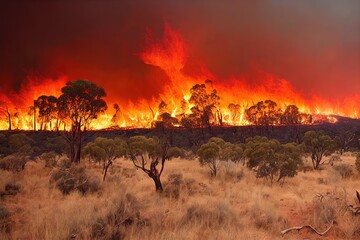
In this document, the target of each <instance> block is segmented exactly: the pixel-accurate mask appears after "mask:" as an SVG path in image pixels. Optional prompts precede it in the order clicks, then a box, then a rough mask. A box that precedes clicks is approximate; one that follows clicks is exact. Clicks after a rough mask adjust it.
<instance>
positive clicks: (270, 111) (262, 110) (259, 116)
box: [246, 100, 281, 126]
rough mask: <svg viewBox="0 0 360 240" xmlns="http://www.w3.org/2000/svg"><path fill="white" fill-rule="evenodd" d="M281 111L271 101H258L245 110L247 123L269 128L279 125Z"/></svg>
mask: <svg viewBox="0 0 360 240" xmlns="http://www.w3.org/2000/svg"><path fill="white" fill-rule="evenodd" d="M280 114H281V109H280V108H278V107H277V104H276V102H274V101H272V100H265V101H260V102H258V103H257V104H255V105H253V106H251V107H250V108H248V109H247V110H246V116H247V118H248V120H249V122H251V123H253V124H255V125H259V126H269V125H275V124H278V123H279V117H280Z"/></svg>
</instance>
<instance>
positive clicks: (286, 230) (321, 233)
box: [281, 220, 334, 236]
mask: <svg viewBox="0 0 360 240" xmlns="http://www.w3.org/2000/svg"><path fill="white" fill-rule="evenodd" d="M333 225H334V220H333V221H331V223H330V225H329V227H328V228H327V229H326V230H325V231H324V232H319V231H318V230H316V229H315V228H314V227H313V226H311V225H304V226H301V227H291V228H288V229H285V230H283V231H281V236H284V235H285V234H286V233H288V232H290V231H293V230H297V231H300V230H301V229H304V228H307V229H309V230H310V231H312V232H314V233H316V234H317V235H319V236H324V235H325V234H326V233H327V232H328V231H329V230H330V229H331V227H332V226H333Z"/></svg>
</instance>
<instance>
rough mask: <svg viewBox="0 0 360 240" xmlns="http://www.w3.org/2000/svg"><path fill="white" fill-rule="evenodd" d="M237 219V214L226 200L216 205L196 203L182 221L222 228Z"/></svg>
mask: <svg viewBox="0 0 360 240" xmlns="http://www.w3.org/2000/svg"><path fill="white" fill-rule="evenodd" d="M236 221H237V218H236V214H235V213H234V211H233V209H232V208H231V207H230V206H229V204H227V203H226V202H218V203H217V204H215V205H214V206H211V205H210V206H209V205H200V204H197V203H194V204H192V205H190V207H189V208H188V209H187V211H186V213H185V215H184V216H183V218H182V221H181V223H182V224H183V225H185V224H200V225H201V226H204V227H205V226H206V227H209V228H214V229H218V228H222V227H224V226H228V225H229V224H233V223H234V222H236Z"/></svg>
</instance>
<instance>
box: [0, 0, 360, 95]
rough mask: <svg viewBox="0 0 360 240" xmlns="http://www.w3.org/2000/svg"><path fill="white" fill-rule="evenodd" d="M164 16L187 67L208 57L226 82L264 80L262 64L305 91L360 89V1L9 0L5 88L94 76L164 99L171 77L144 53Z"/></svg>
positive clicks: (1, 60)
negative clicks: (257, 75) (40, 79)
mask: <svg viewBox="0 0 360 240" xmlns="http://www.w3.org/2000/svg"><path fill="white" fill-rule="evenodd" d="M165 22H166V23H168V24H169V25H170V26H171V27H172V28H173V29H175V30H177V31H179V32H180V33H181V35H182V37H183V39H184V40H185V42H186V44H187V45H188V50H189V52H188V54H189V57H188V59H189V60H188V65H189V66H191V65H192V62H193V63H198V62H201V63H202V64H203V65H204V66H206V68H207V69H208V70H209V71H210V72H211V73H212V74H213V75H214V76H215V77H216V79H218V81H228V80H227V79H233V78H236V77H238V76H243V75H246V76H248V79H249V81H250V82H251V81H255V84H256V79H253V77H252V74H251V73H252V72H253V70H254V69H257V70H258V69H260V70H261V71H266V72H268V73H271V74H273V75H275V76H277V77H280V78H285V79H287V80H288V81H290V82H291V83H292V84H293V85H294V87H295V88H296V89H298V90H299V91H300V92H301V93H302V94H304V95H305V96H307V95H310V94H313V93H315V94H317V95H320V96H323V97H326V98H340V99H341V98H344V97H346V96H349V95H355V94H358V93H359V92H360V1H358V0H353V1H351V0H337V1H335V0H318V1H316V0H303V1H287V0H268V1H266V0H263V1H260V0H253V1H231V0H229V1H215V0H208V1H184V0H183V1H146V0H143V1H136V0H132V1H131V0H128V1H127V0H126V1H111V0H108V1H102V0H97V1H95V0H86V1H73V0H72V1H70V0H69V1H66V0H62V1H60V0H53V1H35V0H33V1H32V0H28V1H25V0H24V1H16V0H14V1H2V2H1V3H0V33H1V37H0V92H2V93H7V92H12V91H14V92H16V91H18V90H19V89H20V88H21V85H22V84H24V82H25V79H26V76H27V74H29V73H31V74H35V75H39V76H44V77H56V76H60V75H66V76H68V77H69V79H71V80H75V79H89V80H91V81H94V82H97V83H98V84H100V85H102V86H103V87H104V88H105V90H106V91H107V93H108V95H110V96H112V97H116V98H118V99H122V100H136V99H138V98H140V97H145V98H151V97H153V96H157V95H158V94H159V93H161V92H162V91H163V86H164V85H165V84H166V81H167V76H166V74H165V73H164V72H163V71H162V70H161V69H159V68H156V67H153V66H149V65H146V64H144V63H143V62H142V61H141V60H140V59H139V54H140V53H141V52H142V51H143V49H144V47H145V35H146V32H147V30H148V29H151V30H152V31H153V32H154V35H155V36H156V37H158V38H161V37H162V34H163V30H164V23H165ZM189 69H192V70H193V68H190V67H189ZM204 80H205V79H204Z"/></svg>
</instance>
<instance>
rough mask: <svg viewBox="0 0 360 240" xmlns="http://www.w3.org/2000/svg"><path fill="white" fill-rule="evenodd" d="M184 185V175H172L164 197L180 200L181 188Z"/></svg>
mask: <svg viewBox="0 0 360 240" xmlns="http://www.w3.org/2000/svg"><path fill="white" fill-rule="evenodd" d="M183 184H184V181H183V176H182V174H181V173H180V174H176V173H175V174H170V175H169V176H168V179H167V184H166V187H165V189H164V192H163V195H164V196H165V197H170V198H175V199H178V198H179V197H180V191H181V186H182V185H183Z"/></svg>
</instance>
